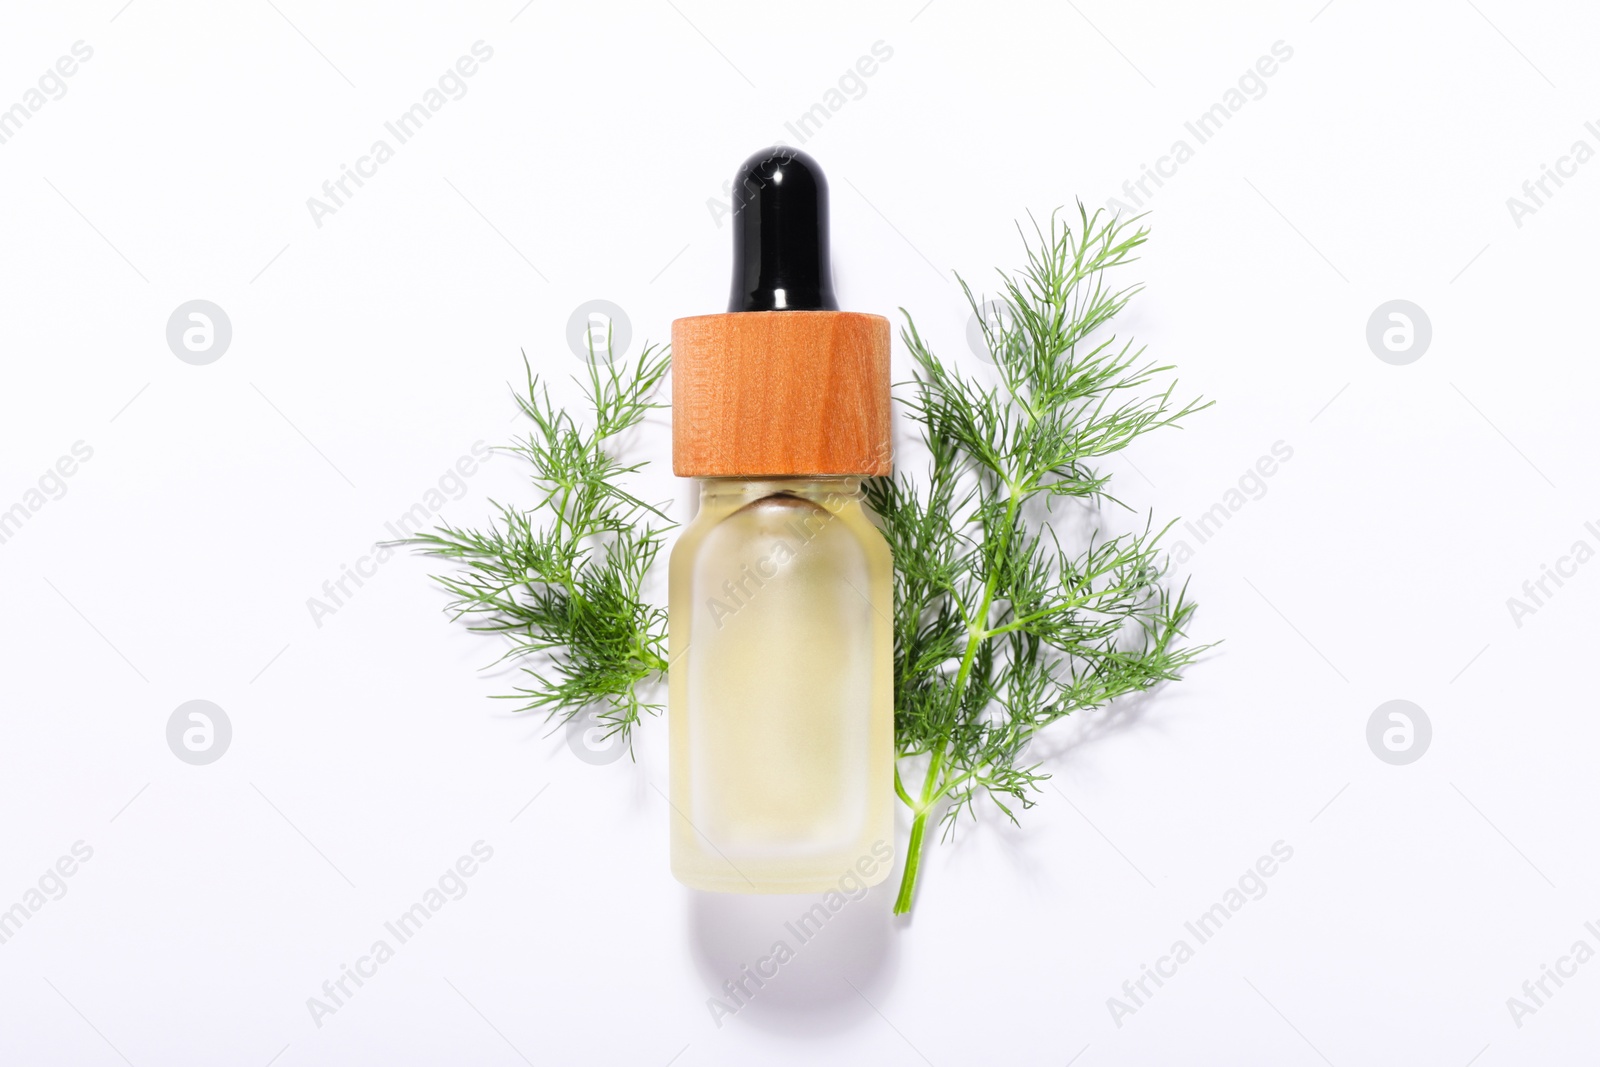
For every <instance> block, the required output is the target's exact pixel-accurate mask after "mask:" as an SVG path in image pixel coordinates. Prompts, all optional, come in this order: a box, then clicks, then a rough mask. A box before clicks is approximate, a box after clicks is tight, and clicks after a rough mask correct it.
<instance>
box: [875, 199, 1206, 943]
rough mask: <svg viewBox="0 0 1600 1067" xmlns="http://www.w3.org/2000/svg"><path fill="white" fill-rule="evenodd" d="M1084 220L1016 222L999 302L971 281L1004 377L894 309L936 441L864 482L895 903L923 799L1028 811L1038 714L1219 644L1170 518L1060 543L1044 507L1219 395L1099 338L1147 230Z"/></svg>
mask: <svg viewBox="0 0 1600 1067" xmlns="http://www.w3.org/2000/svg"><path fill="white" fill-rule="evenodd" d="M1076 221H1077V227H1076V228H1074V227H1073V225H1072V220H1071V219H1070V218H1069V219H1067V220H1066V221H1063V220H1062V218H1061V216H1060V213H1057V214H1056V215H1052V217H1051V219H1050V227H1049V230H1048V231H1046V230H1044V229H1041V228H1040V227H1039V225H1038V223H1037V222H1035V223H1034V226H1033V231H1034V232H1033V237H1032V239H1031V240H1030V238H1029V235H1028V234H1026V233H1023V235H1022V236H1023V243H1024V245H1025V247H1026V263H1025V265H1024V266H1023V267H1022V269H1021V270H1020V271H1019V272H1017V273H1016V274H1010V275H1008V274H1006V273H1004V272H1001V274H1000V277H1001V279H1002V289H1003V295H1004V302H1003V303H1004V313H1003V314H1002V315H1001V316H1000V320H999V321H994V320H993V319H992V318H991V317H990V316H988V315H985V314H984V309H983V308H982V306H981V305H980V303H979V301H978V299H977V298H976V297H975V296H974V295H973V292H972V290H971V289H970V288H969V287H968V286H967V283H966V282H965V281H962V282H961V287H962V291H963V292H964V293H965V294H966V297H967V301H968V303H969V304H970V305H971V306H972V310H973V313H974V314H975V315H977V316H978V319H979V322H980V324H981V326H982V329H983V335H984V338H985V341H986V343H987V347H988V350H989V353H990V355H991V357H992V358H993V361H994V366H995V369H996V371H997V372H998V377H999V380H1000V384H999V386H997V387H988V386H985V385H982V384H980V383H978V382H976V381H974V380H972V379H970V378H967V377H964V376H962V375H961V374H960V373H959V372H958V371H957V370H956V369H955V368H954V367H952V366H950V365H947V364H946V363H944V362H942V361H941V360H940V359H939V358H938V357H937V356H936V355H935V354H934V353H933V351H932V350H931V349H930V348H929V347H928V344H927V343H926V342H925V341H924V339H923V338H922V336H921V334H919V333H918V331H917V328H916V324H915V323H914V322H913V321H912V319H911V316H910V315H909V314H908V313H906V312H905V310H904V309H901V313H902V314H903V315H905V318H906V325H905V327H904V329H903V331H902V337H903V338H904V340H905V342H906V345H907V347H908V348H909V349H910V351H911V354H912V357H913V358H914V359H915V361H916V367H917V369H916V372H915V378H914V380H913V381H912V382H910V383H908V384H909V385H910V392H909V395H905V396H902V398H901V401H902V404H903V405H904V406H905V407H906V408H907V409H908V410H909V411H910V413H911V414H912V416H913V418H914V419H915V420H916V421H917V422H918V423H920V425H921V433H922V437H923V440H924V443H925V444H926V445H927V447H928V450H929V452H930V454H931V461H930V463H929V466H928V472H927V477H926V479H925V480H924V481H922V482H921V483H919V482H918V481H917V480H916V479H914V478H912V477H910V476H909V475H906V474H900V475H897V476H894V477H892V478H880V479H873V480H872V481H871V482H869V484H868V490H867V493H868V500H869V502H870V503H871V505H872V507H873V508H874V510H876V511H877V513H878V515H879V516H881V518H882V520H883V530H884V535H885V536H886V537H887V538H888V540H889V543H890V546H891V547H892V548H893V550H894V561H895V574H894V586H895V619H894V627H895V664H894V670H895V687H894V688H895V741H896V749H897V754H898V759H897V761H896V768H895V777H894V782H895V791H896V793H897V794H898V795H899V797H900V799H901V801H902V802H904V803H905V804H906V806H907V807H909V808H910V809H911V813H912V822H911V839H910V842H909V844H908V846H907V851H906V861H905V867H904V874H903V877H902V879H901V882H900V891H899V894H898V896H897V897H896V900H895V906H894V910H895V913H896V914H904V913H905V912H908V911H910V910H911V905H912V901H913V899H914V892H915V888H916V882H917V871H918V867H919V865H920V862H921V858H922V853H923V848H924V836H925V833H926V830H927V823H928V820H929V818H930V817H933V816H935V815H937V816H938V817H939V818H940V819H941V820H942V822H943V824H944V827H945V833H946V834H948V833H950V832H952V831H953V830H954V827H955V825H956V822H957V820H958V819H959V818H960V816H961V813H962V812H963V811H965V812H967V813H968V814H970V815H973V816H974V817H975V816H976V811H977V809H976V807H975V805H976V802H977V801H978V800H979V799H980V798H983V797H987V798H988V799H989V800H992V801H993V802H994V804H995V805H996V806H997V807H998V808H999V809H1000V811H1001V812H1002V813H1004V815H1005V816H1006V817H1007V818H1009V819H1010V820H1011V821H1012V822H1016V813H1015V811H1014V808H1015V807H1021V808H1029V807H1032V806H1033V804H1034V797H1033V794H1034V793H1036V792H1038V791H1039V790H1040V789H1041V788H1042V786H1041V783H1042V782H1043V781H1045V780H1046V779H1048V778H1049V775H1048V774H1045V773H1043V772H1041V771H1040V769H1039V767H1040V765H1039V763H1037V762H1029V761H1028V745H1029V742H1031V741H1032V740H1033V739H1034V737H1035V736H1037V735H1038V733H1039V731H1041V730H1043V729H1044V728H1045V727H1047V726H1049V725H1050V724H1051V723H1053V722H1056V721H1057V720H1059V719H1061V718H1063V717H1065V716H1067V715H1069V714H1071V713H1072V712H1074V711H1079V710H1084V709H1088V708H1096V707H1101V706H1103V705H1105V704H1107V703H1109V702H1110V701H1112V700H1115V699H1116V698H1118V697H1121V696H1124V695H1127V694H1130V693H1137V692H1140V691H1142V690H1146V689H1149V688H1151V687H1152V686H1155V685H1157V684H1158V683H1160V682H1162V681H1167V680H1174V679H1176V678H1178V676H1179V672H1180V670H1181V669H1182V668H1183V667H1184V666H1185V665H1187V664H1188V663H1190V662H1191V661H1192V660H1193V659H1194V658H1195V657H1196V656H1197V655H1198V654H1199V653H1200V652H1202V651H1204V649H1205V647H1208V646H1198V647H1196V646H1184V645H1183V644H1182V639H1183V636H1184V627H1185V625H1186V624H1187V623H1188V621H1189V619H1190V617H1191V616H1192V615H1193V613H1194V610H1195V606H1194V604H1193V602H1191V601H1189V600H1188V599H1187V598H1186V597H1185V595H1184V592H1183V591H1182V590H1180V591H1179V592H1177V593H1176V594H1174V593H1172V592H1171V591H1170V590H1169V589H1168V588H1167V586H1166V584H1165V582H1164V570H1165V560H1164V558H1163V556H1162V554H1161V550H1160V546H1159V542H1160V538H1161V536H1162V534H1164V533H1165V532H1166V528H1162V529H1160V530H1154V529H1152V528H1151V526H1150V525H1149V524H1148V523H1147V524H1146V526H1145V529H1144V530H1143V531H1142V532H1138V533H1131V534H1119V535H1116V536H1111V537H1102V536H1099V535H1092V536H1091V537H1090V538H1089V539H1088V541H1087V543H1084V544H1077V545H1073V546H1071V547H1068V546H1064V545H1063V544H1062V541H1061V540H1060V539H1058V537H1057V535H1056V531H1055V530H1054V528H1053V527H1052V525H1051V523H1050V521H1049V514H1048V513H1049V511H1050V505H1051V504H1052V503H1053V502H1054V501H1056V500H1058V499H1060V498H1075V499H1077V500H1080V501H1083V502H1085V503H1088V504H1098V503H1100V502H1102V501H1111V502H1114V503H1118V502H1117V501H1115V498H1114V497H1112V496H1111V495H1110V493H1109V491H1108V485H1107V483H1108V475H1105V474H1103V473H1101V472H1099V471H1098V470H1097V469H1096V468H1095V467H1094V465H1093V464H1094V462H1095V461H1097V460H1099V459H1101V458H1103V457H1105V456H1108V455H1110V454H1112V453H1114V452H1117V451H1119V450H1120V449H1123V448H1125V447H1127V446H1128V445H1129V444H1131V443H1132V442H1133V441H1135V440H1136V439H1138V438H1139V437H1140V436H1142V435H1144V434H1146V433H1149V432H1150V431H1152V430H1156V429H1160V428H1162V427H1166V426H1173V425H1175V424H1177V423H1178V422H1179V421H1180V420H1182V419H1184V418H1185V417H1187V416H1189V415H1192V414H1194V413H1195V412H1197V411H1200V410H1202V409H1203V408H1205V407H1208V406H1209V404H1208V403H1201V402H1200V401H1199V400H1191V401H1188V402H1186V403H1182V404H1179V403H1177V402H1176V401H1174V399H1173V392H1174V389H1175V384H1168V385H1167V386H1166V388H1165V389H1161V388H1159V386H1158V385H1157V384H1156V382H1157V380H1158V379H1160V378H1162V377H1163V376H1164V375H1165V374H1166V373H1167V372H1168V371H1170V370H1171V369H1172V368H1171V367H1166V366H1156V365H1154V364H1152V363H1147V362H1143V357H1144V349H1143V348H1137V349H1136V348H1135V347H1134V346H1133V343H1132V342H1130V341H1123V342H1121V343H1119V342H1118V341H1117V339H1116V338H1115V337H1114V336H1111V337H1104V338H1103V339H1102V337H1103V333H1102V328H1103V327H1105V326H1107V325H1108V324H1109V323H1110V322H1111V320H1112V319H1113V318H1114V317H1115V316H1116V315H1117V313H1118V312H1120V311H1121V310H1122V309H1123V308H1124V307H1126V306H1127V303H1128V301H1129V300H1130V299H1131V298H1132V297H1133V295H1134V294H1135V293H1136V292H1138V287H1136V286H1135V287H1129V288H1122V289H1118V288H1114V287H1112V286H1111V285H1110V284H1109V282H1108V279H1107V274H1108V272H1110V271H1112V270H1113V269H1114V268H1117V267H1120V266H1123V265H1125V264H1127V263H1130V262H1133V261H1134V260H1135V258H1136V257H1135V256H1134V253H1135V252H1136V251H1137V249H1138V248H1139V247H1140V246H1141V245H1143V244H1144V242H1145V240H1146V238H1147V236H1148V233H1149V231H1148V230H1146V229H1145V228H1143V227H1142V226H1140V225H1139V224H1138V223H1139V220H1138V219H1132V220H1119V219H1116V218H1105V219H1102V216H1101V212H1098V211H1097V212H1095V213H1094V215H1092V216H1091V215H1089V214H1088V212H1087V211H1086V210H1085V209H1084V208H1083V206H1082V205H1081V204H1080V205H1079V206H1078V219H1077V220H1076ZM1041 512H1044V514H1040V513H1041ZM1169 525H1170V524H1169ZM902 768H904V769H905V770H906V771H907V776H908V777H909V778H911V779H912V782H913V786H912V788H908V787H907V784H906V780H905V779H903V778H902V775H901V771H902ZM913 770H918V771H920V782H918V781H917V777H918V776H917V775H914V774H912V773H911V772H912V771H913Z"/></svg>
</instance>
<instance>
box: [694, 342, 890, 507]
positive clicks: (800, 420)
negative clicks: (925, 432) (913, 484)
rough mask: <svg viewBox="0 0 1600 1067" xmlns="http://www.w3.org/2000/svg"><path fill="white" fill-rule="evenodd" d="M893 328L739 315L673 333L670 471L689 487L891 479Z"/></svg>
mask: <svg viewBox="0 0 1600 1067" xmlns="http://www.w3.org/2000/svg"><path fill="white" fill-rule="evenodd" d="M889 427H890V414H889V320H888V319H886V318H884V317H883V316H882V315H864V314H860V313H857V312H853V311H736V312H729V313H727V314H723V315H696V316H693V317H691V318H686V319H678V320H677V321H675V322H673V324H672V469H673V472H674V473H676V474H677V475H678V476H679V477H680V478H778V477H796V476H806V475H810V476H826V475H878V474H888V473H889V472H890V469H891V459H892V446H891V441H890V430H889Z"/></svg>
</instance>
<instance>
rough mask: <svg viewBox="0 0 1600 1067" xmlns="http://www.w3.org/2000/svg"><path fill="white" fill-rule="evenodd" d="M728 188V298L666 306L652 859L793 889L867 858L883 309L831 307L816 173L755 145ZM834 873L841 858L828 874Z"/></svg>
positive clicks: (888, 783)
mask: <svg viewBox="0 0 1600 1067" xmlns="http://www.w3.org/2000/svg"><path fill="white" fill-rule="evenodd" d="M733 188H734V189H735V190H736V193H735V196H734V201H735V204H734V214H733V243H734V262H733V293H732V297H731V298H730V300H729V307H728V312H727V313H725V314H718V315H699V316H692V317H689V318H682V319H678V320H676V321H674V322H673V324H672V358H673V369H672V376H673V383H672V408H673V411H672V437H673V443H672V460H673V470H674V471H675V472H676V473H677V474H678V475H679V476H680V477H689V478H697V479H701V482H700V509H699V513H698V514H697V515H696V517H695V518H694V520H693V521H692V522H690V523H689V524H688V525H687V526H686V527H685V528H684V529H683V531H682V533H681V534H680V535H679V537H678V540H677V543H676V544H675V545H674V546H673V549H672V563H671V567H670V576H669V587H670V588H669V604H668V616H669V625H668V631H669V637H668V646H669V659H670V666H669V668H668V712H667V714H668V732H669V734H670V737H671V764H672V785H671V796H670V800H671V808H672V814H671V820H672V872H673V874H674V875H675V876H676V877H677V878H678V880H679V881H681V882H683V883H685V884H687V885H690V886H693V887H695V888H697V889H709V890H720V891H725V892H745V893H751V892H761V893H802V892H814V891H820V890H824V889H828V888H838V887H840V886H841V884H843V885H844V886H845V887H847V888H848V887H850V886H853V885H855V884H858V883H865V884H867V885H871V884H874V883H876V882H879V881H881V880H882V879H883V878H884V877H886V876H887V875H888V873H889V869H888V863H889V861H890V859H892V856H893V853H892V849H891V843H892V840H893V837H892V834H893V818H894V779H893V776H894V676H893V675H894V634H893V627H892V626H891V623H890V620H891V619H892V618H893V616H894V601H893V587H892V571H891V565H892V564H891V559H890V554H889V546H888V544H887V542H885V541H884V539H883V536H882V535H881V534H880V533H879V532H878V530H877V528H876V527H875V526H874V525H873V524H872V520H871V519H870V518H869V517H868V515H867V512H866V510H865V508H864V507H863V504H862V492H861V479H862V478H864V477H869V476H874V475H885V474H888V473H890V470H891V467H890V456H891V448H890V432H889V427H890V412H889V323H888V320H887V319H885V318H883V317H882V316H879V315H867V314H859V313H855V312H845V311H840V310H838V303H837V301H836V300H835V299H834V295H833V284H832V277H831V271H830V267H829V262H828V224H827V183H826V181H825V180H824V178H823V175H822V171H821V168H819V167H818V166H817V164H816V162H815V161H814V160H812V159H811V158H810V157H809V156H807V155H805V154H804V153H803V152H799V151H797V150H795V149H792V148H773V149H769V150H768V151H766V152H759V153H757V154H756V155H754V156H751V157H750V158H749V159H748V160H746V161H745V163H744V165H743V166H741V167H740V169H739V172H738V174H737V175H736V176H735V179H734V184H733ZM847 879H854V881H853V882H852V881H848V880H847Z"/></svg>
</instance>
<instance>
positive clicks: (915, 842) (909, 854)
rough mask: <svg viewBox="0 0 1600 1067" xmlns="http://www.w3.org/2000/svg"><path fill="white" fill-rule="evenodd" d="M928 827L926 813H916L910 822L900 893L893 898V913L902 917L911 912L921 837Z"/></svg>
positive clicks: (920, 859) (920, 849) (920, 860)
mask: <svg viewBox="0 0 1600 1067" xmlns="http://www.w3.org/2000/svg"><path fill="white" fill-rule="evenodd" d="M927 825H928V813H927V812H926V811H919V812H917V816H916V818H914V819H912V820H911V842H910V844H908V845H907V846H906V869H905V873H904V874H903V875H901V876H900V892H899V894H898V895H897V896H896V897H895V898H894V913H895V914H896V915H904V914H906V913H907V912H908V911H910V910H911V900H912V897H913V896H914V895H915V891H916V887H917V865H918V864H919V863H921V862H922V835H923V831H924V829H925V828H926V827H927Z"/></svg>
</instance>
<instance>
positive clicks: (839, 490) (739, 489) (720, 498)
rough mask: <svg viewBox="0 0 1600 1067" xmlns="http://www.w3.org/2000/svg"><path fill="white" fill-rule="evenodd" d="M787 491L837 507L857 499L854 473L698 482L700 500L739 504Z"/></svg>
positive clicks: (857, 483)
mask: <svg viewBox="0 0 1600 1067" xmlns="http://www.w3.org/2000/svg"><path fill="white" fill-rule="evenodd" d="M780 493H783V494H788V495H789V496H796V497H799V498H801V499H802V500H810V501H814V502H815V503H818V504H822V505H828V504H830V503H831V504H832V506H833V509H837V508H839V507H842V506H844V505H846V504H859V503H860V502H861V499H862V497H861V478H860V477H859V476H857V475H848V476H846V475H840V476H830V477H803V478H705V479H702V480H701V482H700V503H701V505H702V506H704V505H706V504H714V503H719V504H723V505H733V506H736V507H737V506H742V505H744V504H748V503H754V502H755V501H757V500H761V499H763V498H765V497H769V496H774V495H776V494H780Z"/></svg>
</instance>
